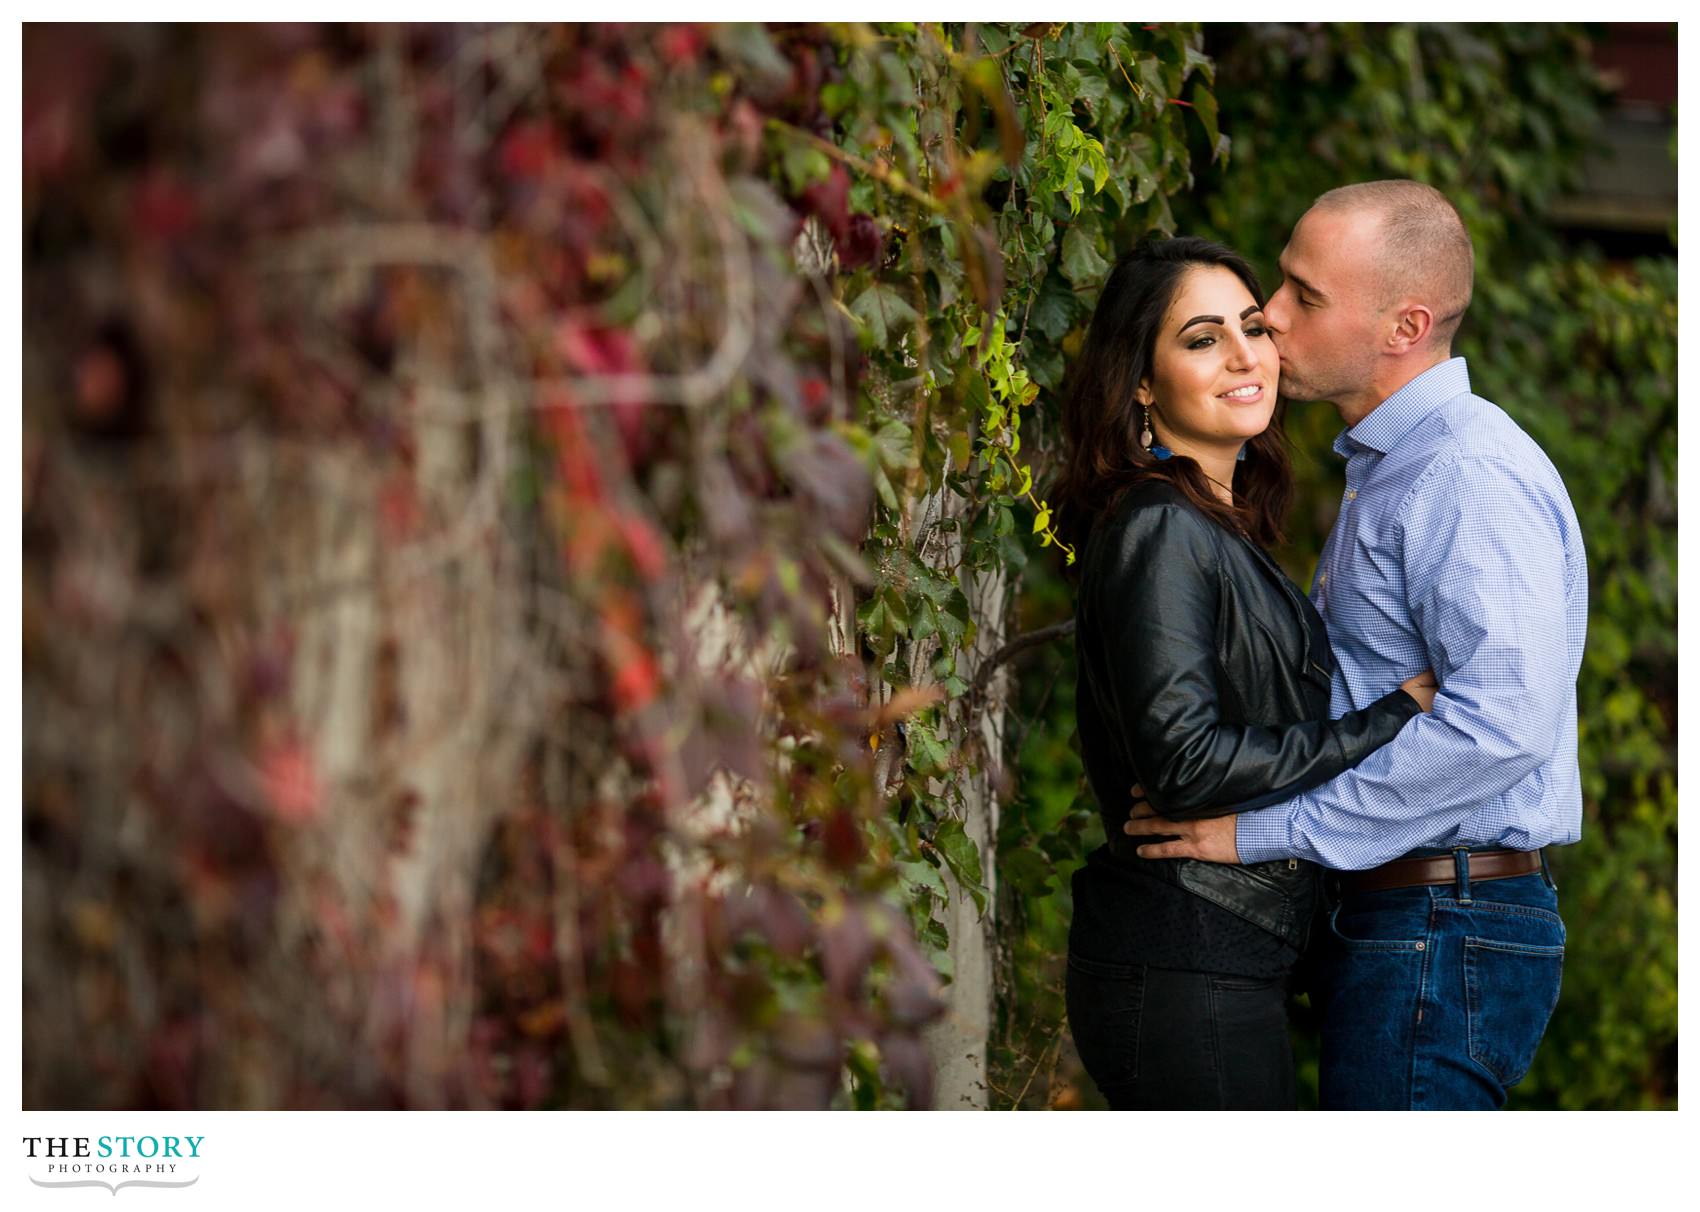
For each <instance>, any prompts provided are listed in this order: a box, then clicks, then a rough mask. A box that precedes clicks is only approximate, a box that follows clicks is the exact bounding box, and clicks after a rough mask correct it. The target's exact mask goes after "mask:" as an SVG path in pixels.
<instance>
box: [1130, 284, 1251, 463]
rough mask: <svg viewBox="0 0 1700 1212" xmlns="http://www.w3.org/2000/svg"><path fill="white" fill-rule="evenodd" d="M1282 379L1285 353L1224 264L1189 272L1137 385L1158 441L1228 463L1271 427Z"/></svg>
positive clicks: (1179, 449) (1248, 295)
mask: <svg viewBox="0 0 1700 1212" xmlns="http://www.w3.org/2000/svg"><path fill="white" fill-rule="evenodd" d="M1280 380H1281V359H1280V355H1279V354H1277V353H1276V351H1275V343H1274V342H1273V341H1272V340H1270V337H1269V330H1268V329H1266V328H1265V327H1264V326H1263V311H1262V309H1261V308H1259V307H1258V305H1257V301H1256V300H1255V299H1253V298H1252V297H1251V292H1250V291H1249V290H1247V289H1246V287H1245V283H1243V282H1241V281H1240V280H1239V278H1238V277H1237V276H1236V275H1235V274H1234V272H1233V270H1231V269H1228V268H1226V267H1225V266H1221V265H1199V266H1194V267H1192V268H1191V269H1188V270H1187V271H1186V275H1185V276H1184V277H1183V278H1182V279H1181V282H1180V288H1179V289H1178V290H1176V292H1175V298H1174V301H1173V302H1172V303H1170V304H1169V311H1168V314H1167V315H1165V316H1164V317H1163V326H1162V328H1161V329H1160V330H1159V331H1158V333H1157V347H1156V351H1155V353H1154V355H1153V357H1152V362H1151V377H1150V378H1149V379H1148V380H1147V381H1146V382H1145V383H1143V384H1141V385H1140V391H1139V402H1140V403H1142V404H1146V405H1149V407H1150V409H1151V428H1152V429H1153V430H1154V431H1155V433H1156V435H1157V441H1158V442H1159V443H1161V444H1163V445H1165V446H1167V447H1169V448H1170V449H1171V450H1173V451H1175V452H1176V453H1177V454H1188V455H1194V456H1195V457H1196V455H1197V454H1199V453H1203V454H1206V455H1213V456H1215V457H1217V458H1220V457H1221V456H1222V455H1223V454H1226V455H1227V456H1228V457H1230V458H1231V457H1233V455H1234V454H1236V453H1238V451H1239V448H1240V446H1241V445H1242V444H1243V443H1244V442H1245V441H1246V439H1247V438H1251V437H1255V436H1256V435H1258V434H1260V433H1262V432H1263V431H1264V430H1265V429H1267V428H1268V427H1269V418H1270V417H1271V416H1273V415H1274V413H1275V393H1276V391H1277V390H1278V388H1279V387H1280Z"/></svg>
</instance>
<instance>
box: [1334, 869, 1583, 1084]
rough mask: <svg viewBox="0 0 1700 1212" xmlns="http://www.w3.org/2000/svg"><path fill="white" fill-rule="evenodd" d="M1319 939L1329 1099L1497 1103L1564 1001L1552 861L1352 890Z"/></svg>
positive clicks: (1528, 1060) (1524, 1066)
mask: <svg viewBox="0 0 1700 1212" xmlns="http://www.w3.org/2000/svg"><path fill="white" fill-rule="evenodd" d="M1329 927H1330V928H1329V930H1327V931H1326V932H1325V934H1324V937H1323V939H1322V942H1321V947H1322V954H1321V956H1320V961H1321V963H1320V967H1321V973H1320V977H1321V979H1320V984H1321V986H1322V989H1321V993H1322V1003H1321V1004H1322V1008H1323V1010H1322V1072H1321V1090H1320V1095H1321V1103H1322V1106H1323V1107H1324V1108H1325V1109H1328V1110H1348V1109H1364V1110H1413V1111H1417V1110H1494V1109H1497V1108H1499V1107H1502V1106H1504V1105H1505V1092H1506V1089H1507V1088H1508V1087H1510V1086H1514V1085H1516V1084H1517V1082H1518V1081H1519V1080H1521V1078H1522V1077H1523V1075H1524V1074H1525V1073H1527V1072H1528V1070H1529V1065H1530V1063H1531V1062H1532V1061H1533V1060H1534V1059H1535V1049H1536V1048H1537V1047H1538V1046H1539V1045H1540V1042H1541V1036H1542V1035H1543V1034H1544V1033H1545V1031H1546V1027H1547V1020H1548V1019H1550V1018H1551V1017H1552V1011H1553V1007H1554V1006H1556V1005H1557V1004H1558V988H1559V979H1560V974H1561V971H1562V969H1563V966H1564V922H1563V921H1562V920H1561V919H1560V918H1559V916H1558V896H1557V892H1556V891H1555V889H1554V887H1553V884H1552V881H1551V879H1550V877H1549V876H1548V874H1547V872H1546V870H1545V869H1544V868H1543V869H1542V870H1541V871H1537V872H1532V873H1530V874H1529V875H1520V876H1514V877H1512V878H1511V879H1502V880H1488V881H1485V882H1483V881H1473V882H1469V883H1467V884H1466V883H1462V882H1455V883H1451V884H1431V885H1427V886H1422V887H1416V888H1395V889H1391V890H1388V891H1385V892H1369V893H1352V894H1348V895H1347V896H1346V897H1345V898H1344V899H1343V900H1342V901H1341V902H1340V903H1339V904H1338V905H1337V906H1336V907H1335V908H1334V909H1333V911H1332V913H1331V914H1330V916H1329Z"/></svg>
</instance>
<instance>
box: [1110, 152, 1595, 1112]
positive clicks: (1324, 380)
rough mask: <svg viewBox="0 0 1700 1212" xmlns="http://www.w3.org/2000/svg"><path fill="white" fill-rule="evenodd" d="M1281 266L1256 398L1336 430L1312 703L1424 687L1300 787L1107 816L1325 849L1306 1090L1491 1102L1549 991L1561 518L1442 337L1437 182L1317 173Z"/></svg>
mask: <svg viewBox="0 0 1700 1212" xmlns="http://www.w3.org/2000/svg"><path fill="white" fill-rule="evenodd" d="M1281 270H1282V273H1283V275H1284V277H1285V281H1284V282H1283V283H1282V285H1281V288H1280V289H1279V290H1278V291H1276V292H1275V295H1274V297H1273V298H1271V299H1270V300H1269V305H1268V307H1267V308H1266V309H1265V316H1266V318H1267V322H1268V324H1269V327H1270V329H1271V331H1272V332H1273V334H1274V337H1275V342H1276V346H1277V348H1278V349H1279V351H1280V354H1281V388H1282V393H1283V394H1284V395H1286V396H1288V397H1290V398H1293V399H1303V400H1329V401H1332V402H1333V404H1334V405H1335V407H1336V408H1337V409H1338V410H1339V412H1340V416H1341V419H1342V420H1343V421H1344V422H1345V423H1346V426H1347V429H1346V431H1345V432H1344V433H1343V434H1341V435H1340V437H1339V438H1338V439H1337V440H1336V441H1335V443H1334V449H1335V451H1336V452H1337V453H1339V454H1340V455H1341V456H1342V457H1343V458H1345V460H1346V491H1345V496H1344V499H1343V500H1342V502H1341V506H1340V515H1339V518H1338V520H1337V521H1336V522H1335V524H1334V528H1333V531H1332V532H1331V533H1330V534H1329V537H1328V542H1327V544H1326V545H1325V546H1324V548H1323V552H1322V558H1321V561H1320V564H1319V566H1318V569H1317V573H1316V578H1315V581H1314V583H1313V585H1312V588H1311V596H1312V598H1313V599H1314V600H1315V602H1316V605H1317V607H1318V609H1319V610H1320V611H1321V612H1322V615H1323V617H1324V618H1325V619H1326V620H1327V623H1328V630H1329V636H1330V640H1331V643H1332V645H1333V648H1334V653H1335V656H1336V658H1337V661H1338V669H1337V670H1336V672H1335V674H1334V679H1333V685H1332V708H1331V709H1332V712H1333V714H1334V715H1335V716H1339V715H1342V714H1344V713H1345V712H1346V711H1348V710H1351V709H1353V708H1356V707H1362V706H1364V705H1366V704H1368V703H1370V702H1372V701H1374V700H1375V699H1376V698H1378V697H1379V696H1381V695H1383V694H1386V693H1387V692H1388V691H1390V690H1392V689H1393V688H1394V687H1396V686H1398V685H1399V684H1400V682H1402V681H1403V680H1404V679H1406V678H1408V677H1410V676H1411V675H1412V674H1413V673H1416V672H1418V671H1420V670H1422V669H1424V668H1430V669H1433V671H1434V672H1435V674H1436V675H1437V677H1438V679H1439V682H1440V690H1439V692H1438V694H1437V695H1436V697H1435V700H1434V706H1433V710H1432V711H1431V712H1429V713H1426V714H1423V715H1420V716H1418V717H1416V718H1415V719H1413V720H1412V721H1411V722H1410V723H1409V724H1407V725H1406V726H1405V728H1404V729H1403V730H1402V731H1401V732H1400V734H1399V735H1398V736H1397V737H1396V738H1395V739H1394V740H1393V741H1392V742H1391V743H1389V744H1388V745H1386V746H1384V747H1383V748H1381V749H1379V750H1377V751H1375V752H1374V753H1372V754H1371V755H1370V756H1369V757H1368V758H1366V759H1365V760H1364V761H1363V762H1362V763H1361V764H1360V765H1359V766H1357V767H1356V768H1354V769H1353V770H1350V771H1348V772H1347V773H1346V774H1344V775H1341V776H1340V777H1339V778H1336V779H1334V780H1333V781H1331V782H1329V783H1325V784H1323V785H1322V786H1320V787H1316V788H1314V789H1312V790H1309V791H1306V792H1304V793H1303V794H1300V795H1297V796H1294V797H1293V798H1291V799H1289V800H1287V801H1285V802H1283V803H1280V804H1277V805H1275V806H1273V807H1269V808H1264V809H1262V810H1259V811H1255V812H1246V813H1243V814H1239V815H1237V816H1235V815H1227V816H1222V817H1217V818H1214V819H1209V820H1199V821H1184V822H1173V821H1167V820H1164V819H1162V818H1160V817H1155V816H1153V815H1152V812H1151V810H1150V808H1149V807H1148V806H1146V805H1144V804H1142V803H1139V802H1136V803H1135V806H1134V810H1133V819H1131V820H1130V821H1129V822H1128V824H1127V825H1126V826H1125V829H1126V831H1127V832H1128V833H1130V834H1134V835H1136V836H1155V837H1173V838H1175V839H1176V840H1173V841H1159V842H1154V843H1148V844H1145V845H1143V846H1141V847H1140V854H1141V855H1142V857H1146V858H1174V857H1191V858H1201V859H1206V860H1209V861H1213V862H1225V863H1233V862H1245V863H1252V862H1260V861H1265V860H1268V859H1274V858H1281V857H1288V858H1303V859H1310V860H1312V861H1314V862H1318V863H1320V864H1322V865H1323V866H1324V867H1326V868H1330V869H1332V871H1331V873H1330V874H1329V876H1328V877H1327V882H1328V884H1329V886H1330V890H1331V892H1332V893H1333V895H1332V896H1331V897H1330V902H1331V903H1333V904H1335V905H1336V907H1335V908H1333V910H1332V912H1331V914H1330V916H1329V919H1328V923H1327V926H1326V927H1324V928H1322V929H1321V935H1322V937H1321V939H1320V947H1321V955H1320V958H1319V965H1320V977H1321V983H1322V998H1321V1004H1322V1007H1323V1039H1322V1072H1321V1099H1322V1103H1323V1106H1325V1107H1330V1108H1369V1107H1375V1108H1411V1109H1417V1108H1436V1109H1438V1108H1454V1109H1456V1108H1493V1107H1499V1106H1502V1105H1504V1102H1505V1091H1506V1087H1508V1086H1511V1085H1513V1084H1515V1083H1516V1082H1517V1081H1518V1080H1519V1079H1520V1078H1521V1077H1522V1076H1523V1074H1524V1073H1525V1072H1526V1071H1527V1069H1528V1067H1529V1064H1530V1062H1531V1061H1532V1060H1533V1058H1534V1054H1535V1049H1536V1047H1537V1046H1538V1044H1539V1043H1540V1039H1541V1035H1542V1034H1543V1033H1544V1032H1545V1030H1546V1024H1547V1020H1548V1019H1549V1018H1550V1016H1551V1014H1552V1010H1553V1007H1554V1005H1555V1004H1556V1003H1557V1000H1558V988H1559V979H1560V969H1561V966H1562V963H1563V954H1564V926H1563V923H1562V922H1561V921H1560V919H1559V916H1558V911H1557V910H1558V906H1557V897H1556V895H1555V889H1554V886H1553V883H1552V880H1551V877H1550V874H1549V872H1548V869H1547V865H1546V859H1545V856H1544V854H1542V853H1541V847H1543V846H1548V845H1563V844H1566V843H1570V842H1574V841H1576V840H1577V839H1578V837H1580V835H1581V816H1582V792H1581V779H1580V774H1579V770H1578V767H1577V756H1576V675H1577V671H1578V670H1579V669H1580V667H1581V660H1582V641H1583V635H1584V631H1585V627H1586V621H1587V569H1586V565H1585V563H1584V558H1583V551H1582V536H1581V534H1580V532H1579V530H1578V527H1577V522H1576V515H1575V511H1574V510H1573V509H1572V508H1571V505H1570V499H1569V496H1568V495H1567V494H1566V492H1565V489H1564V485H1563V483H1562V482H1561V481H1560V479H1559V476H1558V473H1557V471H1556V470H1554V468H1553V466H1552V464H1551V462H1549V461H1548V459H1547V458H1546V456H1545V455H1544V454H1543V453H1542V452H1541V450H1540V448H1539V447H1538V446H1536V445H1535V443H1534V442H1533V441H1532V440H1530V438H1529V437H1528V436H1527V435H1526V434H1524V433H1523V432H1522V431H1521V430H1520V429H1518V428H1517V426H1516V425H1515V424H1514V423H1513V422H1512V421H1511V420H1510V418H1509V417H1507V416H1506V415H1505V413H1504V412H1502V411H1501V410H1500V409H1499V408H1497V407H1496V406H1494V405H1493V404H1491V403H1489V402H1488V401H1486V400H1484V399H1482V398H1481V397H1479V396H1477V395H1474V394H1472V393H1471V391H1470V380H1469V373H1468V369H1467V368H1466V366H1465V362H1464V359H1463V358H1455V357H1452V354H1451V345H1452V336H1453V334H1454V332H1456V330H1457V328H1458V325H1459V322H1460V321H1461V320H1462V319H1463V316H1464V312H1465V309H1466V308H1467V307H1468V306H1469V302H1470V295H1471V282H1472V277H1473V273H1474V257H1473V254H1472V251H1471V247H1470V241H1469V236H1468V234H1467V233H1466V232H1465V230H1464V225H1463V223H1462V222H1461V221H1460V220H1459V218H1458V215H1457V212H1456V211H1455V210H1454V209H1453V208H1452V206H1451V205H1450V204H1449V203H1448V202H1447V201H1446V199H1445V198H1444V197H1443V196H1442V195H1441V194H1439V193H1438V192H1437V191H1435V190H1433V189H1431V188H1430V187H1428V186H1426V185H1421V184H1418V183H1416V182H1413V181H1375V182H1368V183H1365V184H1360V185H1349V186H1345V187H1343V188H1341V189H1336V190H1332V191H1330V192H1329V193H1326V194H1324V195H1323V196H1322V197H1320V198H1318V199H1317V201H1316V203H1315V204H1314V205H1313V206H1312V207H1311V209H1310V210H1309V211H1307V212H1306V213H1305V215H1304V217H1303V218H1302V219H1300V221H1299V224H1298V226H1297V227H1296V228H1295V229H1294V231H1293V235H1292V238H1291V240H1290V241H1289V243H1288V244H1287V247H1286V249H1285V250H1284V251H1283V253H1282V255H1281ZM1134 791H1135V795H1136V797H1137V796H1138V795H1139V789H1138V788H1135V789H1134Z"/></svg>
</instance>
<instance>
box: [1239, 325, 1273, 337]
mask: <svg viewBox="0 0 1700 1212" xmlns="http://www.w3.org/2000/svg"><path fill="white" fill-rule="evenodd" d="M1245 335H1246V336H1248V337H1267V336H1268V335H1269V330H1268V329H1267V328H1265V327H1264V326H1263V325H1261V324H1253V325H1252V326H1251V327H1250V328H1248V329H1246V330H1245Z"/></svg>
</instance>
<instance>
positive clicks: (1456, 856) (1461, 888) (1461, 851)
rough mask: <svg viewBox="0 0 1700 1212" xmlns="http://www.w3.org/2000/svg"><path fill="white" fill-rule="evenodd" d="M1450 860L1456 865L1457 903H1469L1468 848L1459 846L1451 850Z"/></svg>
mask: <svg viewBox="0 0 1700 1212" xmlns="http://www.w3.org/2000/svg"><path fill="white" fill-rule="evenodd" d="M1452 861H1453V862H1454V863H1456V864H1457V867H1458V903H1459V904H1460V905H1468V904H1471V903H1472V902H1471V899H1470V848H1469V847H1468V846H1459V847H1457V848H1456V849H1454V850H1453V851H1452Z"/></svg>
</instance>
